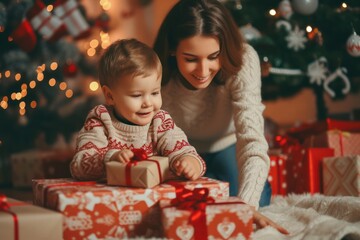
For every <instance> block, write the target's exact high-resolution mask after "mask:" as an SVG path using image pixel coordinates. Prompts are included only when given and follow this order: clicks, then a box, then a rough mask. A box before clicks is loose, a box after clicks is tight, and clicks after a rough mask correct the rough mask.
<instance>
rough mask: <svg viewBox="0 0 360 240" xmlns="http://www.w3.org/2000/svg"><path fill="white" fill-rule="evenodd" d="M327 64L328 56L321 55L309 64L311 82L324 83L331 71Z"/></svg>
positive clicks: (308, 73) (308, 71) (308, 70)
mask: <svg viewBox="0 0 360 240" xmlns="http://www.w3.org/2000/svg"><path fill="white" fill-rule="evenodd" d="M326 64H327V60H326V58H325V57H321V58H319V59H317V60H315V61H314V62H312V63H310V64H309V65H308V68H307V75H308V77H309V79H310V80H309V81H310V83H312V84H314V83H316V84H317V85H322V83H323V82H324V81H325V79H326V77H327V74H328V71H329V69H328V68H327V67H326Z"/></svg>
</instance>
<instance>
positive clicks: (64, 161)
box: [10, 149, 74, 188]
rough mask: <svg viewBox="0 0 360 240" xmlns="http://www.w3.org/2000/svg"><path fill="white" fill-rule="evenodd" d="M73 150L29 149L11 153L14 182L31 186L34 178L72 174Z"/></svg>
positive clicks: (19, 185)
mask: <svg viewBox="0 0 360 240" xmlns="http://www.w3.org/2000/svg"><path fill="white" fill-rule="evenodd" d="M73 156H74V151H73V150H35V149H34V150H28V151H24V152H20V153H15V154H13V155H11V158H10V164H11V169H12V184H13V186H14V187H15V188H31V186H32V179H40V178H67V177H70V176H71V173H70V167H69V165H70V162H71V160H72V158H73Z"/></svg>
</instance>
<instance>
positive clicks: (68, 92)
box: [65, 89, 74, 98]
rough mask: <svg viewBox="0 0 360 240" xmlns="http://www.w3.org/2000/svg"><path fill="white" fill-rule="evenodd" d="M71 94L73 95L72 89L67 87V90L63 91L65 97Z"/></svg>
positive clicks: (69, 96)
mask: <svg viewBox="0 0 360 240" xmlns="http://www.w3.org/2000/svg"><path fill="white" fill-rule="evenodd" d="M73 95H74V92H73V90H71V89H68V90H66V91H65V96H66V97H67V98H71V97H72V96H73Z"/></svg>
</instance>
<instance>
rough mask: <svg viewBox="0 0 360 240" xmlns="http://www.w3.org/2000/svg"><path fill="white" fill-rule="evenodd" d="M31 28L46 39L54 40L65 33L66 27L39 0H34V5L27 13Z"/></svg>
mask: <svg viewBox="0 0 360 240" xmlns="http://www.w3.org/2000/svg"><path fill="white" fill-rule="evenodd" d="M27 18H28V19H29V20H30V22H31V25H32V26H33V28H34V29H35V30H36V31H38V32H39V33H40V34H41V35H42V37H43V38H44V39H45V40H47V41H50V42H52V41H56V40H58V39H59V38H61V37H63V36H64V35H65V34H66V27H65V25H64V24H63V22H62V21H61V20H60V19H59V18H58V17H57V16H55V15H52V14H51V13H49V12H48V11H47V9H46V6H45V4H44V3H43V2H42V1H41V0H35V3H34V6H33V7H32V8H30V10H29V11H28V13H27Z"/></svg>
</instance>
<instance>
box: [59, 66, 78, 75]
mask: <svg viewBox="0 0 360 240" xmlns="http://www.w3.org/2000/svg"><path fill="white" fill-rule="evenodd" d="M77 72H78V67H77V66H76V64H75V63H73V62H70V63H66V64H65V65H64V66H63V74H64V76H65V77H75V76H76V74H77Z"/></svg>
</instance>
